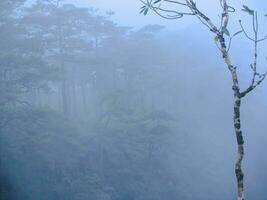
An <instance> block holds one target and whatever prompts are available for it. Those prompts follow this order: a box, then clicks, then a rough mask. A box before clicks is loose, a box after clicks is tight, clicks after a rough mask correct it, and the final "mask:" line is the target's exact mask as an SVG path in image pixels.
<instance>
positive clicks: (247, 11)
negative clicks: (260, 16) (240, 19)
mask: <svg viewBox="0 0 267 200" xmlns="http://www.w3.org/2000/svg"><path fill="white" fill-rule="evenodd" d="M242 11H244V12H246V13H248V14H249V15H254V13H255V11H254V10H252V9H250V8H249V7H248V6H246V5H243V8H242Z"/></svg>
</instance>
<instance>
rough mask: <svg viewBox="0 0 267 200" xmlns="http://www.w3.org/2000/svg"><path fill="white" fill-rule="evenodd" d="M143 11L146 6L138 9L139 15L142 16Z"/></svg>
mask: <svg viewBox="0 0 267 200" xmlns="http://www.w3.org/2000/svg"><path fill="white" fill-rule="evenodd" d="M145 9H146V6H142V7H141V8H140V12H139V13H140V14H142V13H143V12H144V11H145Z"/></svg>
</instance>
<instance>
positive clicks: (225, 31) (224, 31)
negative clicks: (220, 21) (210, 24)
mask: <svg viewBox="0 0 267 200" xmlns="http://www.w3.org/2000/svg"><path fill="white" fill-rule="evenodd" d="M222 32H223V33H224V34H225V35H227V36H230V32H229V30H228V29H227V27H225V26H224V27H222Z"/></svg>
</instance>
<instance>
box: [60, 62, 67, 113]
mask: <svg viewBox="0 0 267 200" xmlns="http://www.w3.org/2000/svg"><path fill="white" fill-rule="evenodd" d="M60 65H61V66H60V71H61V78H62V80H61V98H62V105H63V114H64V116H65V117H68V116H69V106H68V92H67V81H66V70H65V63H64V61H62V60H61V64H60Z"/></svg>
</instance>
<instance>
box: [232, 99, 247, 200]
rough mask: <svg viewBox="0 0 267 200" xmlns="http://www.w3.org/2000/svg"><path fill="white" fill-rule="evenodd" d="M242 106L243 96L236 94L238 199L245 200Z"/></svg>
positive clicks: (235, 124)
mask: <svg viewBox="0 0 267 200" xmlns="http://www.w3.org/2000/svg"><path fill="white" fill-rule="evenodd" d="M240 106H241V98H240V97H239V96H236V95H235V104H234V126H235V134H236V139H237V145H238V152H237V161H236V164H235V174H236V178H237V186H238V198H237V199H238V200H244V199H245V197H244V182H243V179H244V174H243V172H242V168H241V164H242V160H243V157H244V140H243V136H242V131H241V121H240Z"/></svg>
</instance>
